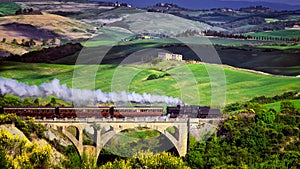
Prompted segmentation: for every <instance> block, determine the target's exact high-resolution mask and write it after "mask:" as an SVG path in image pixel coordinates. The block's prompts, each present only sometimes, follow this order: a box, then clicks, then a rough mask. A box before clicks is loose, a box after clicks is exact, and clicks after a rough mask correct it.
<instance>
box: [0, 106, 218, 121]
mask: <svg viewBox="0 0 300 169" xmlns="http://www.w3.org/2000/svg"><path fill="white" fill-rule="evenodd" d="M1 112H2V113H6V114H16V115H18V116H30V117H35V118H76V117H77V118H86V117H96V118H103V117H104V118H109V117H111V118H114V117H115V118H124V117H149V116H151V117H153V116H168V117H170V118H177V117H190V118H217V117H221V116H222V114H221V112H220V110H219V109H211V108H210V107H208V106H180V105H178V106H174V107H171V106H168V107H167V108H166V113H164V107H162V106H134V107H129V106H127V107H126V106H117V107H109V106H107V107H3V108H2V109H1Z"/></svg>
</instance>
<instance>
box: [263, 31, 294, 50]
mask: <svg viewBox="0 0 300 169" xmlns="http://www.w3.org/2000/svg"><path fill="white" fill-rule="evenodd" d="M299 33H300V32H299ZM259 48H263V49H278V50H288V49H300V45H299V44H298V45H293V46H260V47H259Z"/></svg>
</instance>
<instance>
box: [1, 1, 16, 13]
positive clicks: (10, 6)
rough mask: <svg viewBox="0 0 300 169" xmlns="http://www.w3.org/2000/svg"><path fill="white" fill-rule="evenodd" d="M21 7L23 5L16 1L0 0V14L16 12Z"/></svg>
mask: <svg viewBox="0 0 300 169" xmlns="http://www.w3.org/2000/svg"><path fill="white" fill-rule="evenodd" d="M19 9H21V6H20V5H18V4H16V3H14V2H0V16H1V14H2V15H9V14H15V12H16V11H17V10H19Z"/></svg>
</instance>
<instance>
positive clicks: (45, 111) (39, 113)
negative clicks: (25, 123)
mask: <svg viewBox="0 0 300 169" xmlns="http://www.w3.org/2000/svg"><path fill="white" fill-rule="evenodd" d="M3 113H6V114H16V115H18V116H30V117H36V118H43V117H46V118H53V117H55V107H4V108H3Z"/></svg>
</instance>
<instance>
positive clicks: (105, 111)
mask: <svg viewBox="0 0 300 169" xmlns="http://www.w3.org/2000/svg"><path fill="white" fill-rule="evenodd" d="M58 114H59V117H62V118H75V117H109V115H110V107H61V108H59V111H58Z"/></svg>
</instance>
